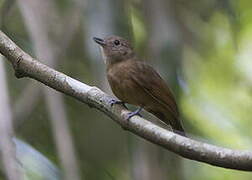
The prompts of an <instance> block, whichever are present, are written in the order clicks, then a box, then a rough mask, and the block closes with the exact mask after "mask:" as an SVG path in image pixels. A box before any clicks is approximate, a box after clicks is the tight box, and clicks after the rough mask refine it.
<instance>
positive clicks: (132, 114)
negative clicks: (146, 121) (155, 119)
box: [126, 107, 143, 120]
mask: <svg viewBox="0 0 252 180" xmlns="http://www.w3.org/2000/svg"><path fill="white" fill-rule="evenodd" d="M142 109H143V108H142V107H140V108H138V109H137V110H135V111H133V112H130V113H128V114H127V118H126V119H127V120H129V119H130V118H131V117H133V116H135V115H138V116H140V117H142V115H141V114H140V111H141V110H142Z"/></svg>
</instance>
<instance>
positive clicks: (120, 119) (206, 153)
mask: <svg viewBox="0 0 252 180" xmlns="http://www.w3.org/2000/svg"><path fill="white" fill-rule="evenodd" d="M0 53H1V54H3V55H4V56H5V57H6V58H7V59H8V60H9V61H10V62H11V63H12V65H13V67H14V69H15V74H16V76H17V77H18V78H22V77H30V78H33V79H36V80H37V81H40V82H41V83H43V84H45V85H47V86H49V87H51V88H54V89H55V90H57V91H60V92H62V93H64V94H66V95H69V96H71V97H73V98H75V99H77V100H79V101H81V102H83V103H85V104H87V105H89V106H90V107H94V108H96V109H98V110H100V111H102V112H103V113H105V114H106V115H107V116H109V117H110V118H111V119H113V120H114V121H115V122H117V123H118V124H119V125H121V127H122V128H123V129H125V130H128V131H130V132H132V133H134V134H136V135H138V136H140V137H142V138H144V139H146V140H148V141H150V142H152V143H154V144H157V145H160V146H162V147H163V148H165V149H167V150H169V151H172V152H174V153H176V154H178V155H180V156H182V157H184V158H187V159H191V160H196V161H199V162H205V163H208V164H211V165H214V166H219V167H224V168H230V169H237V170H244V171H252V152H251V151H246V150H244V151H242V150H232V149H227V148H222V147H218V146H214V145H211V144H207V143H203V142H198V141H195V140H192V139H189V138H185V137H182V136H180V135H177V134H175V133H173V132H170V131H168V130H165V129H163V128H161V127H159V126H157V125H155V124H153V123H151V122H149V121H147V120H145V119H143V118H141V117H138V116H134V117H132V118H131V119H130V120H126V116H125V115H126V114H127V113H129V111H128V110H126V109H125V108H124V107H123V106H121V105H115V106H113V107H110V104H109V100H110V99H111V98H112V97H111V96H109V95H107V94H105V93H104V92H103V91H101V90H100V89H98V88H96V87H91V86H88V85H86V84H84V83H81V82H79V81H77V80H75V79H73V78H71V77H69V76H67V75H65V74H63V73H60V72H58V71H56V70H54V69H52V68H50V67H48V66H46V65H44V64H42V63H40V62H38V61H37V60H35V59H34V58H32V57H31V56H29V55H28V54H27V53H25V52H24V51H22V50H21V49H20V48H19V47H18V46H17V45H16V44H15V43H14V42H12V41H11V40H10V39H9V38H8V37H7V36H6V35H5V34H4V33H3V32H1V31H0Z"/></svg>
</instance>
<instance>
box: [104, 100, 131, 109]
mask: <svg viewBox="0 0 252 180" xmlns="http://www.w3.org/2000/svg"><path fill="white" fill-rule="evenodd" d="M108 103H109V105H110V106H111V107H112V106H113V105H115V104H121V105H123V106H124V107H125V108H127V107H126V105H125V103H124V102H123V101H120V100H116V99H111V100H109V102H108Z"/></svg>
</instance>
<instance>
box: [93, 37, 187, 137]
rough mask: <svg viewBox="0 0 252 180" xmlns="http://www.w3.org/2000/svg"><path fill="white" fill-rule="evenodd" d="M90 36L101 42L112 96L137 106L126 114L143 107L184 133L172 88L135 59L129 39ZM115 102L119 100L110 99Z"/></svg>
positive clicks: (181, 133)
mask: <svg viewBox="0 0 252 180" xmlns="http://www.w3.org/2000/svg"><path fill="white" fill-rule="evenodd" d="M93 39H94V41H95V42H96V43H98V44H99V45H100V46H101V49H102V55H103V58H104V61H105V64H106V72H107V78H108V82H109V84H110V87H111V89H112V91H113V93H114V94H115V96H116V97H117V98H118V99H119V100H121V102H123V103H128V104H133V105H136V106H139V109H138V110H136V111H135V112H133V113H131V114H129V116H128V117H129V118H131V117H132V116H134V115H136V114H139V112H140V111H141V109H142V108H143V109H145V110H146V111H148V112H150V113H152V114H153V115H155V116H156V117H158V118H159V119H160V120H161V121H163V122H164V123H165V124H168V125H170V126H171V127H172V129H173V131H174V132H176V133H178V134H180V135H183V136H185V131H184V129H183V126H182V124H181V121H180V119H179V111H178V107H177V104H176V101H175V99H174V96H173V94H172V92H171V91H170V89H169V87H168V86H167V85H166V83H165V81H164V80H163V79H162V78H161V77H160V75H159V74H158V73H157V72H156V71H155V70H154V69H153V68H152V67H151V66H150V65H148V64H147V63H145V62H143V61H140V60H139V59H138V57H137V56H136V54H135V52H134V50H133V48H132V47H131V45H130V43H129V42H128V41H127V40H125V39H123V38H121V37H118V36H109V37H106V38H105V39H101V38H96V37H94V38H93ZM115 103H120V102H116V101H113V102H112V104H115Z"/></svg>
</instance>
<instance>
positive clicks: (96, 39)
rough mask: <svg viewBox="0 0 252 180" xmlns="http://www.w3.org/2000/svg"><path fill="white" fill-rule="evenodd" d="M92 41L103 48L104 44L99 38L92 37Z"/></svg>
mask: <svg viewBox="0 0 252 180" xmlns="http://www.w3.org/2000/svg"><path fill="white" fill-rule="evenodd" d="M93 40H94V41H95V42H96V43H97V44H100V45H101V46H105V45H106V43H105V41H104V40H103V39H101V38H97V37H93Z"/></svg>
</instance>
